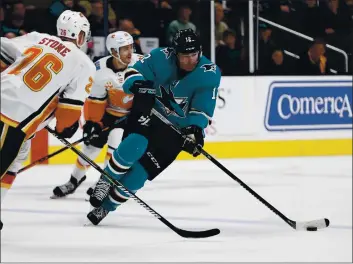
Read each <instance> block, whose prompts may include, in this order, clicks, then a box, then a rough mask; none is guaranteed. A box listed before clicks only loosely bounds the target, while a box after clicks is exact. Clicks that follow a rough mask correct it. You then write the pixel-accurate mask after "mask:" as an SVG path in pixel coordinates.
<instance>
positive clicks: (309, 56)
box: [296, 39, 331, 75]
mask: <svg viewBox="0 0 353 264" xmlns="http://www.w3.org/2000/svg"><path fill="white" fill-rule="evenodd" d="M325 52H326V43H325V42H324V41H323V40H321V39H316V40H315V41H314V43H313V44H312V45H311V47H310V48H309V51H308V52H305V53H304V54H302V55H301V56H300V59H299V60H298V61H297V64H296V74H298V75H326V74H331V72H330V66H329V63H328V61H327V58H326V57H325Z"/></svg>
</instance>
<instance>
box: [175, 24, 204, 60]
mask: <svg viewBox="0 0 353 264" xmlns="http://www.w3.org/2000/svg"><path fill="white" fill-rule="evenodd" d="M172 48H173V49H174V52H175V54H178V53H193V52H197V51H199V52H200V53H201V49H202V47H201V42H200V39H199V36H198V35H197V34H196V33H195V32H194V31H193V30H192V29H191V28H190V29H183V30H179V31H178V32H177V33H175V35H174V37H173V43H172Z"/></svg>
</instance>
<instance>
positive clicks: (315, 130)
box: [31, 76, 352, 164]
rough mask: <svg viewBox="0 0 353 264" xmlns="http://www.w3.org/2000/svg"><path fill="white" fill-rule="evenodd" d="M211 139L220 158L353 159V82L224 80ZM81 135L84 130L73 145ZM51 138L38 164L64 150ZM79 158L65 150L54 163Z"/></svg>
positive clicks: (37, 143)
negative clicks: (329, 156) (331, 157)
mask: <svg viewBox="0 0 353 264" xmlns="http://www.w3.org/2000/svg"><path fill="white" fill-rule="evenodd" d="M116 133H118V134H119V133H120V134H121V132H119V131H117V132H116ZM206 134H207V137H206V145H205V149H206V150H207V151H208V152H209V153H211V154H212V155H214V156H216V157H218V158H254V157H290V156H324V155H351V154H352V77H351V76H332V77H328V76H318V77H314V76H308V77H296V76H293V77H276V76H275V77H274V76H271V77H262V76H261V77H223V78H222V81H221V85H220V87H219V93H218V98H217V106H216V110H215V114H214V118H213V121H212V124H211V125H210V126H209V127H208V128H207V130H206ZM81 136H82V131H81V130H80V131H78V132H77V133H76V134H75V136H74V137H73V138H72V139H71V140H70V141H72V142H73V141H75V140H77V139H79V138H80V137H81ZM47 137H48V136H47V134H46V133H45V132H44V133H41V135H39V136H38V137H37V139H36V140H34V142H33V144H32V153H31V154H32V157H31V159H32V160H35V159H37V158H40V157H42V156H45V155H46V154H47V153H51V152H53V151H55V150H57V149H59V148H61V147H62V145H61V144H60V142H59V141H58V140H56V139H55V138H53V137H52V136H49V138H47ZM104 150H105V149H104ZM104 150H103V151H102V153H101V154H100V156H99V157H98V159H97V160H98V161H103V160H104V155H105V151H104ZM75 158H76V157H75V155H74V154H73V153H72V152H70V151H65V152H63V153H62V154H60V155H58V156H56V157H54V158H52V159H50V160H49V164H70V163H74V162H75ZM178 158H179V159H191V158H192V157H191V156H190V155H188V154H186V153H182V154H181V155H180V156H179V157H178Z"/></svg>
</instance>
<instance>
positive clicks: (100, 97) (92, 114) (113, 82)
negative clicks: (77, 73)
mask: <svg viewBox="0 0 353 264" xmlns="http://www.w3.org/2000/svg"><path fill="white" fill-rule="evenodd" d="M142 57H143V56H142V55H138V54H136V53H133V54H132V59H131V62H130V64H129V65H128V66H132V65H134V64H135V63H136V62H137V61H138V60H140V59H141V58H142ZM95 64H96V69H97V72H96V76H95V80H94V83H93V86H92V89H91V90H90V93H89V97H88V98H87V100H86V102H85V110H84V116H85V120H92V121H94V122H99V121H101V119H102V117H103V115H104V113H105V112H107V113H109V114H110V115H113V116H117V117H122V116H125V115H126V114H127V113H129V112H130V108H131V106H132V100H133V95H131V94H126V93H124V91H123V88H122V85H123V83H124V81H125V73H126V72H127V71H129V70H130V69H129V68H126V69H125V70H121V71H116V70H115V69H114V66H113V57H112V56H107V57H104V58H102V59H100V60H98V61H97V62H96V63H95Z"/></svg>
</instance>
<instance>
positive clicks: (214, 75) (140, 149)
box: [87, 29, 221, 225]
mask: <svg viewBox="0 0 353 264" xmlns="http://www.w3.org/2000/svg"><path fill="white" fill-rule="evenodd" d="M220 79H221V74H220V70H219V68H218V67H217V66H216V65H215V64H213V63H212V62H211V61H209V60H208V59H207V58H206V57H204V56H202V48H201V44H200V40H199V37H198V36H197V35H196V34H195V33H194V32H193V31H192V30H191V29H190V30H180V31H178V32H177V33H176V34H175V36H174V39H173V44H172V47H167V48H158V49H155V50H153V51H152V52H151V53H150V54H148V55H146V56H145V57H144V58H143V59H142V60H140V61H139V62H137V63H136V64H135V65H134V66H133V67H132V68H131V69H130V70H129V71H127V72H126V74H125V82H124V85H123V88H124V91H125V92H126V93H129V94H133V95H134V100H133V106H132V109H131V112H130V115H129V117H128V121H127V122H128V123H127V126H126V128H125V131H124V135H123V140H122V142H121V143H120V145H119V147H118V148H117V149H116V150H115V151H114V153H113V155H112V157H111V159H110V160H109V162H108V165H107V166H106V168H105V171H106V172H107V173H108V174H109V175H110V176H112V177H113V178H114V179H116V180H118V181H119V182H121V183H122V184H123V185H124V186H125V187H126V188H128V189H129V190H130V191H132V192H134V193H135V192H137V191H138V190H139V189H141V188H142V187H143V186H144V184H145V182H146V181H147V180H153V179H154V178H155V177H156V176H157V175H159V174H160V173H161V172H162V171H163V170H164V169H166V168H167V167H168V166H169V165H170V164H171V163H172V162H173V161H174V160H175V159H176V157H177V156H178V154H179V153H180V152H181V151H186V152H188V153H190V154H192V155H193V156H194V157H196V156H198V155H199V154H200V153H199V152H198V147H202V146H203V144H204V132H203V130H204V129H205V128H206V127H207V125H208V124H209V122H210V120H211V118H212V116H213V112H214V109H215V105H216V98H217V92H218V87H219V84H220ZM152 108H154V109H155V110H156V111H158V112H159V113H160V114H161V115H163V116H164V117H165V118H167V119H168V120H169V121H170V122H171V123H173V124H174V125H175V126H176V127H178V128H180V130H181V132H182V134H183V135H186V136H188V137H186V138H185V137H182V136H180V134H178V133H176V132H175V131H174V130H173V129H171V128H170V127H169V126H168V125H166V124H165V123H164V122H162V121H161V120H160V119H159V118H158V117H156V116H155V115H153V114H151V110H152ZM128 199H129V197H128V196H127V194H125V193H124V192H123V191H120V190H119V189H117V188H116V187H114V186H112V184H111V183H110V182H109V181H108V180H107V179H106V178H105V176H101V178H100V179H99V181H98V183H97V185H96V187H95V189H94V191H93V194H92V195H91V197H90V203H91V205H92V206H93V207H94V209H93V210H92V211H91V212H89V214H88V215H87V218H88V219H89V220H90V221H91V222H92V223H93V224H94V225H97V224H99V223H100V221H101V220H102V219H103V218H105V217H106V215H107V214H108V213H109V212H110V211H114V210H115V209H116V208H117V207H118V206H119V205H121V204H122V203H124V202H126V201H127V200H128Z"/></svg>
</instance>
